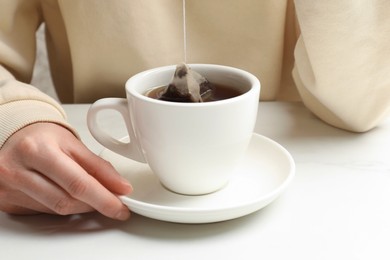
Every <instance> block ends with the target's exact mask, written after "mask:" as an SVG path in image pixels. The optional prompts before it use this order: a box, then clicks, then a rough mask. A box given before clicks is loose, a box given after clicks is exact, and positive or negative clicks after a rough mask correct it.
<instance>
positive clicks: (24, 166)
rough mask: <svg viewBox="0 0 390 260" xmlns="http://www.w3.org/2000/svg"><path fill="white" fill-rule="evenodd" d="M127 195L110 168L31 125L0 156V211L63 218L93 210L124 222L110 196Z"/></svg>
mask: <svg viewBox="0 0 390 260" xmlns="http://www.w3.org/2000/svg"><path fill="white" fill-rule="evenodd" d="M131 191H132V188H131V186H130V184H129V183H128V182H127V181H126V180H125V179H123V178H122V177H121V176H120V175H119V174H118V173H117V172H116V171H115V169H114V168H113V167H112V165H111V164H110V163H108V162H107V161H105V160H103V159H101V158H100V157H98V156H97V155H95V154H94V153H92V152H91V151H90V150H88V149H87V148H86V147H85V146H84V145H83V144H82V143H81V141H80V140H78V139H77V138H76V137H75V136H74V135H73V134H72V133H71V132H70V131H69V130H67V129H66V128H64V127H62V126H59V125H56V124H53V123H35V124H32V125H29V126H26V127H25V128H23V129H21V130H19V131H18V132H16V133H15V134H13V135H12V136H11V137H10V138H9V139H8V140H7V142H6V143H5V144H4V146H3V147H2V149H1V150H0V210H1V211H5V212H8V213H11V214H35V213H40V212H45V213H52V214H60V215H68V214H76V213H83V212H89V211H93V210H97V211H99V212H100V213H102V214H103V215H106V216H107V217H110V218H114V219H119V220H125V219H127V218H128V217H129V216H130V212H129V210H128V208H127V207H126V206H125V205H123V204H122V203H121V201H120V200H119V199H118V197H117V196H116V194H118V195H124V194H128V193H130V192H131Z"/></svg>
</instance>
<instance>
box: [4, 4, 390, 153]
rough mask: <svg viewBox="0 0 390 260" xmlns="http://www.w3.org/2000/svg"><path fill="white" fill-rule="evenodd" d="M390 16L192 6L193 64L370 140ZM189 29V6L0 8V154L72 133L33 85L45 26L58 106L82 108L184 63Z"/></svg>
mask: <svg viewBox="0 0 390 260" xmlns="http://www.w3.org/2000/svg"><path fill="white" fill-rule="evenodd" d="M389 13H390V1H381V0H362V1H352V0H327V1H311V0H296V1H295V2H293V1H289V0H272V1H271V0H240V1H237V0H187V1H186V14H187V33H188V35H187V50H188V54H187V58H188V60H187V62H188V63H215V64H224V65H230V66H235V67H239V68H242V69H245V70H247V71H249V72H251V73H253V74H255V75H256V76H258V77H259V79H260V81H261V83H262V92H261V99H262V100H302V101H303V102H304V103H305V105H306V106H307V107H308V108H309V109H310V110H311V111H312V112H313V113H314V114H316V115H317V116H318V117H320V118H321V119H322V120H324V121H326V122H327V123H329V124H331V125H334V126H336V127H340V128H343V129H347V130H351V131H358V132H361V131H367V130H369V129H371V128H373V127H375V126H376V125H378V124H379V123H380V121H381V119H383V118H384V117H385V116H386V115H387V114H388V112H389V108H390V47H389V46H390V15H389ZM182 17H183V15H182V0H115V1H107V0H0V146H1V145H2V144H3V143H4V142H5V141H6V140H7V138H8V137H9V136H10V135H12V134H13V133H14V132H15V131H17V130H18V129H20V128H22V127H24V126H25V125H27V124H30V123H34V122H38V121H49V122H57V123H59V124H63V125H64V126H67V123H66V119H65V114H64V112H63V110H62V108H61V106H60V104H58V103H56V102H55V101H54V100H52V99H50V98H49V97H48V96H46V95H44V94H43V93H41V92H40V91H38V90H36V89H35V88H34V87H32V86H30V85H29V82H30V80H31V75H32V68H33V64H34V59H35V32H36V30H37V28H38V27H39V25H40V24H41V23H43V22H45V23H46V37H47V46H48V54H49V60H50V68H51V73H52V77H53V81H54V84H55V86H56V90H57V93H58V96H59V97H60V99H61V101H62V102H64V103H72V102H77V103H82V102H93V101H95V100H96V99H98V98H102V97H107V96H124V83H125V81H126V79H128V78H129V77H130V76H132V75H133V74H135V73H137V72H140V71H142V70H145V69H150V68H153V67H157V66H162V65H168V64H176V63H179V62H181V61H183V59H184V55H183V49H184V48H183V26H182Z"/></svg>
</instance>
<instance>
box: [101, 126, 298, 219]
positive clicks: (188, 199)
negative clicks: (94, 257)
mask: <svg viewBox="0 0 390 260" xmlns="http://www.w3.org/2000/svg"><path fill="white" fill-rule="evenodd" d="M101 157H102V158H104V159H106V160H108V161H110V162H111V163H112V164H113V165H114V167H115V168H116V169H117V170H118V172H119V173H120V174H122V175H123V176H124V177H125V178H127V179H128V180H129V181H130V183H131V184H132V186H133V188H134V191H133V193H132V194H130V195H129V196H121V197H120V198H121V200H122V202H123V203H124V204H126V205H127V206H128V207H129V209H130V210H131V211H133V212H135V213H138V214H140V215H143V216H146V217H150V218H154V219H158V220H163V221H169V222H178V223H209V222H218V221H224V220H229V219H234V218H238V217H242V216H245V215H247V214H250V213H253V212H255V211H257V210H259V209H261V208H263V207H265V206H267V205H268V204H269V203H271V202H272V201H273V200H274V199H276V198H277V197H278V195H279V194H280V193H281V192H282V191H283V190H284V189H285V188H286V187H287V186H288V184H289V183H290V182H291V180H292V179H293V177H294V174H295V164H294V160H293V159H292V157H291V155H290V154H289V153H288V151H287V150H286V149H285V148H283V147H282V146H281V145H279V144H278V143H276V142H275V141H273V140H271V139H269V138H267V137H264V136H261V135H258V134H253V137H252V140H251V143H250V146H249V149H248V151H247V153H246V155H245V158H244V160H243V161H242V163H241V164H240V165H239V167H238V168H237V170H236V171H235V173H234V174H233V176H232V179H231V180H230V182H229V183H228V184H227V186H225V187H224V188H223V189H221V190H219V191H217V192H214V193H211V194H207V195H202V196H185V195H180V194H176V193H173V192H170V191H168V190H167V189H165V188H163V186H162V185H161V184H160V182H159V181H158V179H157V177H155V176H154V174H153V173H152V172H151V170H150V168H149V167H148V166H147V165H146V164H142V163H138V162H135V161H132V160H130V159H127V158H125V157H123V156H121V155H118V154H116V153H113V152H111V151H110V150H108V149H105V150H103V151H102V153H101Z"/></svg>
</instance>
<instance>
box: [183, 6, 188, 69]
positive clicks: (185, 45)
mask: <svg viewBox="0 0 390 260" xmlns="http://www.w3.org/2000/svg"><path fill="white" fill-rule="evenodd" d="M186 20H187V19H186V0H183V47H184V63H187V22H186Z"/></svg>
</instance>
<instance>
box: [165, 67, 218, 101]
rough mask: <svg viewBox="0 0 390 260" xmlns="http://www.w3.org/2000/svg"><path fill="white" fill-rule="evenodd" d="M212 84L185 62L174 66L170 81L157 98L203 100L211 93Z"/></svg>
mask: <svg viewBox="0 0 390 260" xmlns="http://www.w3.org/2000/svg"><path fill="white" fill-rule="evenodd" d="M212 92H213V85H212V84H211V83H210V82H209V81H208V80H207V79H206V78H205V77H203V76H202V75H200V74H199V73H197V72H196V71H193V70H192V69H191V68H190V67H189V66H188V65H187V64H185V63H181V64H179V65H177V66H176V71H175V74H174V75H173V79H172V81H171V83H170V84H169V85H168V86H167V87H166V89H165V90H164V91H163V93H162V95H161V96H160V98H159V99H161V100H166V101H174V102H203V101H204V100H206V99H207V98H209V97H210V96H211V95H212Z"/></svg>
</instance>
